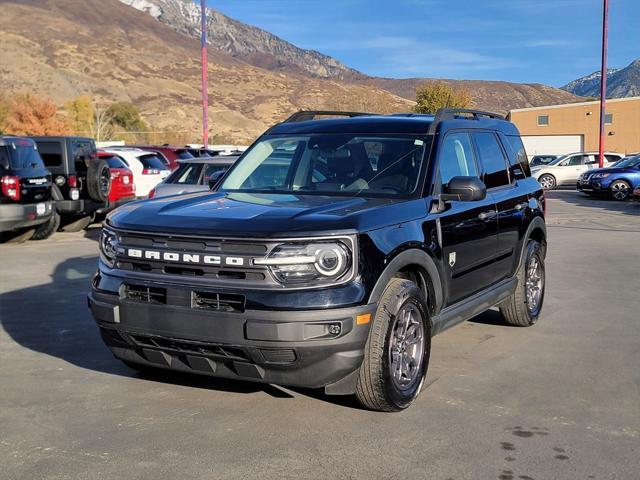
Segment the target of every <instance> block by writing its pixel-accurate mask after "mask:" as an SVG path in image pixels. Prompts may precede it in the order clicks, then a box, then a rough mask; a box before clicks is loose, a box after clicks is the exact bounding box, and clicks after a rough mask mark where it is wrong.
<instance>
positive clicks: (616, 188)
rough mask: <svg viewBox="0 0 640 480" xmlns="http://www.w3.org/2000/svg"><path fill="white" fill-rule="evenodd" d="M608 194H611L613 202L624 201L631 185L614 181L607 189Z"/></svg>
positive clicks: (627, 196) (629, 192)
mask: <svg viewBox="0 0 640 480" xmlns="http://www.w3.org/2000/svg"><path fill="white" fill-rule="evenodd" d="M609 193H610V194H611V198H613V199H614V200H618V201H623V200H626V199H627V198H629V195H630V194H631V185H629V184H628V183H627V182H625V181H624V180H616V181H615V182H613V183H612V184H611V186H610V187H609Z"/></svg>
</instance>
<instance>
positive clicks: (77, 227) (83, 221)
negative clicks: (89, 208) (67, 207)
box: [61, 215, 95, 233]
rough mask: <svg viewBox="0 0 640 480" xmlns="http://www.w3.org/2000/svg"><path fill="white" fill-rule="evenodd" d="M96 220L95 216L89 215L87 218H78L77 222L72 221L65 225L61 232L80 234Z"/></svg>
mask: <svg viewBox="0 0 640 480" xmlns="http://www.w3.org/2000/svg"><path fill="white" fill-rule="evenodd" d="M94 218H95V216H94V215H87V216H85V217H80V218H77V219H75V220H72V221H71V222H69V223H65V224H64V225H63V227H62V229H61V230H62V231H63V232H71V233H73V232H80V231H82V230H84V229H85V228H87V227H88V226H89V225H90V224H91V222H93V219H94Z"/></svg>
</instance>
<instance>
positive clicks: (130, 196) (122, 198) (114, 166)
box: [98, 150, 136, 209]
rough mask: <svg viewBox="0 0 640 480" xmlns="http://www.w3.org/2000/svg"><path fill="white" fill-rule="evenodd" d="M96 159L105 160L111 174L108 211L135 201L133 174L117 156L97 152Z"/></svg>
mask: <svg viewBox="0 0 640 480" xmlns="http://www.w3.org/2000/svg"><path fill="white" fill-rule="evenodd" d="M98 158H102V159H104V160H106V162H107V163H108V164H109V170H110V172H111V191H110V192H109V209H112V208H115V207H118V206H120V205H122V204H124V203H127V202H131V201H132V200H135V199H136V185H135V183H134V182H133V172H132V171H131V170H129V169H128V168H127V166H126V165H125V164H124V162H123V161H122V159H120V157H118V156H117V155H113V154H111V153H107V152H103V151H100V150H98Z"/></svg>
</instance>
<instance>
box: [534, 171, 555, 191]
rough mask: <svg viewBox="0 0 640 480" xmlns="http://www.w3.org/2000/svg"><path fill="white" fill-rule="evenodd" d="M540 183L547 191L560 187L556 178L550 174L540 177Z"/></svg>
mask: <svg viewBox="0 0 640 480" xmlns="http://www.w3.org/2000/svg"><path fill="white" fill-rule="evenodd" d="M538 183H539V184H540V185H542V188H544V189H545V190H553V189H554V188H556V187H557V186H558V182H557V180H556V177H554V176H553V175H551V174H550V173H545V174H543V175H540V178H538Z"/></svg>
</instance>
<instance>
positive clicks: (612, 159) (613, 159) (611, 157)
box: [604, 154, 620, 162]
mask: <svg viewBox="0 0 640 480" xmlns="http://www.w3.org/2000/svg"><path fill="white" fill-rule="evenodd" d="M604 158H605V159H606V161H607V162H617V161H618V160H620V157H616V156H615V155H607V154H605V156H604Z"/></svg>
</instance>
